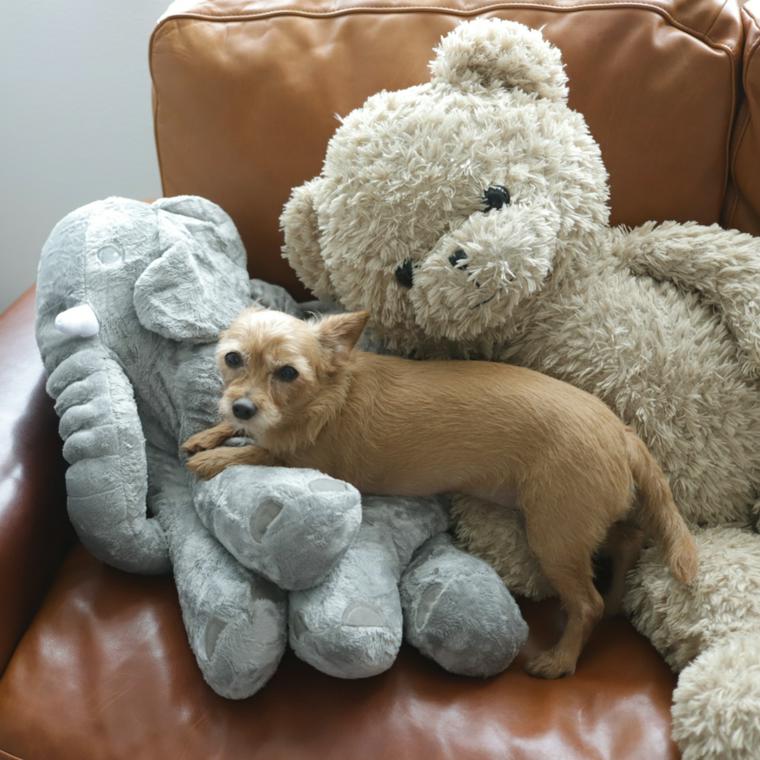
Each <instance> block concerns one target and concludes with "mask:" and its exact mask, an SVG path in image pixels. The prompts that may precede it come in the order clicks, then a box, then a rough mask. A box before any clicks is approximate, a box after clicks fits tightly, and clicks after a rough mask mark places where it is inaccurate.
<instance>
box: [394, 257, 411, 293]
mask: <svg viewBox="0 0 760 760" xmlns="http://www.w3.org/2000/svg"><path fill="white" fill-rule="evenodd" d="M395 275H396V280H397V281H398V284H399V285H401V287H403V288H411V287H412V285H413V284H414V271H413V270H412V261H411V259H407V260H406V261H405V262H404V263H403V264H401V265H399V266H397V267H396V272H395Z"/></svg>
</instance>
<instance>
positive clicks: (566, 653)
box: [523, 495, 604, 678]
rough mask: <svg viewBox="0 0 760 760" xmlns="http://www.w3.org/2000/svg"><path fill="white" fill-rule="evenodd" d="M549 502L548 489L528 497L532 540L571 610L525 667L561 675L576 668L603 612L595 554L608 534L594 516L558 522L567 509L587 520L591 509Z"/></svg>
mask: <svg viewBox="0 0 760 760" xmlns="http://www.w3.org/2000/svg"><path fill="white" fill-rule="evenodd" d="M530 502H535V503H530ZM547 506H548V504H547V496H546V495H543V496H541V495H538V496H537V498H536V499H534V498H530V497H529V501H527V502H526V499H525V498H523V511H524V513H525V518H526V519H525V523H526V529H527V539H528V544H529V546H530V548H531V549H532V550H533V553H534V554H535V555H536V558H537V559H538V561H539V564H540V565H541V569H542V570H543V572H544V575H545V576H546V579H547V580H548V581H549V583H551V585H552V586H553V587H554V590H555V591H556V592H557V595H558V596H559V598H560V601H561V602H562V606H563V607H564V609H565V611H566V612H567V624H566V625H565V630H564V631H563V633H562V636H561V637H560V640H559V641H558V642H557V643H556V644H555V645H554V646H553V647H552V648H551V649H549V650H547V651H545V652H542V653H541V654H539V655H537V656H536V657H534V658H533V659H532V660H530V661H529V662H528V663H527V664H526V666H525V669H526V670H527V671H528V673H530V674H531V675H534V676H539V677H541V678H559V677H560V676H564V675H568V674H570V673H573V672H574V671H575V665H576V663H577V661H578V657H579V656H580V653H581V650H582V649H583V647H584V645H585V644H586V641H587V640H588V637H589V636H590V634H591V631H592V630H593V628H594V626H595V625H596V624H597V623H598V622H599V620H600V618H601V617H602V614H603V612H604V601H603V600H602V597H601V595H600V594H599V592H598V591H597V590H596V588H595V587H594V571H593V565H592V559H591V558H592V555H593V552H594V551H595V550H596V549H597V548H598V546H599V544H600V543H601V541H602V539H603V538H604V535H603V534H602V535H601V536H599V535H596V533H597V532H598V531H599V530H601V526H595V525H593V524H592V523H591V521H589V523H588V524H587V525H583V524H578V522H576V523H575V524H574V525H572V526H559V525H557V515H559V514H562V513H563V512H564V513H565V514H570V515H572V516H573V518H581V521H582V517H583V516H584V515H586V514H588V511H587V510H583V509H572V508H570V509H566V510H562V509H552V508H547Z"/></svg>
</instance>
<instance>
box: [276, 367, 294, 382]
mask: <svg viewBox="0 0 760 760" xmlns="http://www.w3.org/2000/svg"><path fill="white" fill-rule="evenodd" d="M274 376H275V377H276V378H277V379H278V380H284V381H285V382H286V383H292V382H293V380H295V379H296V378H297V377H298V370H297V369H296V368H295V367H291V366H290V364H285V365H284V366H282V367H278V368H277V369H276V370H275V371H274Z"/></svg>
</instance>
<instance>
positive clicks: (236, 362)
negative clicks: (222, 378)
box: [224, 351, 243, 369]
mask: <svg viewBox="0 0 760 760" xmlns="http://www.w3.org/2000/svg"><path fill="white" fill-rule="evenodd" d="M224 363H225V364H226V365H227V366H228V367H229V368H230V369H239V368H240V367H242V366H243V357H242V356H241V355H240V353H239V352H237V351H230V352H229V353H227V354H225V355H224Z"/></svg>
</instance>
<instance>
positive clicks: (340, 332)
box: [316, 311, 369, 354]
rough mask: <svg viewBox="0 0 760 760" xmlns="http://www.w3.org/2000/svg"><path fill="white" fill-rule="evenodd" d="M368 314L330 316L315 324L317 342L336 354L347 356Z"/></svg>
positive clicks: (354, 312) (361, 312) (364, 312)
mask: <svg viewBox="0 0 760 760" xmlns="http://www.w3.org/2000/svg"><path fill="white" fill-rule="evenodd" d="M368 319H369V314H367V312H366V311H352V312H349V313H348V314H332V315H330V316H329V317H325V318H324V319H321V320H320V321H319V322H317V325H316V329H317V333H318V335H319V341H320V343H322V345H323V346H325V347H326V348H328V349H330V350H331V351H333V352H335V353H338V354H348V352H349V351H351V349H352V348H353V347H354V346H355V345H356V341H358V340H359V337H360V336H361V334H362V332H364V328H365V327H366V326H367V320H368Z"/></svg>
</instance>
